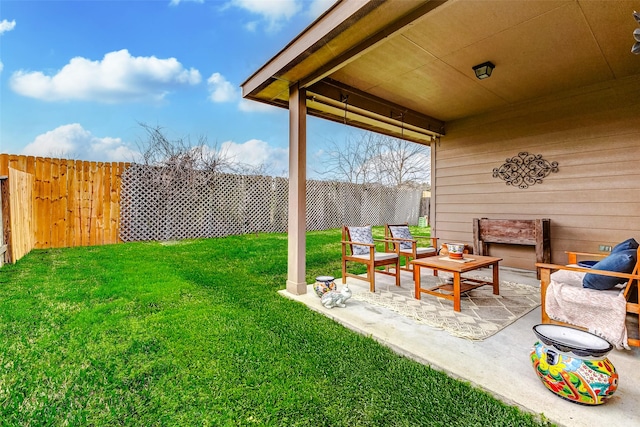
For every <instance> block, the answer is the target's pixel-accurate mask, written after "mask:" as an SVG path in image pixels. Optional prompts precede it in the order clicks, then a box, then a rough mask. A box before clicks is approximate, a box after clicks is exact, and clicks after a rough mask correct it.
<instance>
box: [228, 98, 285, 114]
mask: <svg viewBox="0 0 640 427" xmlns="http://www.w3.org/2000/svg"><path fill="white" fill-rule="evenodd" d="M238 108H239V109H240V111H244V112H245V113H268V112H273V111H277V110H278V107H275V106H273V105H269V104H264V103H262V102H257V101H251V100H250V99H244V98H242V99H241V100H240V102H239V103H238Z"/></svg>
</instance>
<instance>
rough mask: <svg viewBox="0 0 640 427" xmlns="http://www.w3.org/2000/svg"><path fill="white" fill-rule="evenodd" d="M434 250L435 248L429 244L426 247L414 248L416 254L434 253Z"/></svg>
mask: <svg viewBox="0 0 640 427" xmlns="http://www.w3.org/2000/svg"><path fill="white" fill-rule="evenodd" d="M435 251H436V248H434V247H433V246H430V247H428V248H416V254H417V255H421V254H429V253H435Z"/></svg>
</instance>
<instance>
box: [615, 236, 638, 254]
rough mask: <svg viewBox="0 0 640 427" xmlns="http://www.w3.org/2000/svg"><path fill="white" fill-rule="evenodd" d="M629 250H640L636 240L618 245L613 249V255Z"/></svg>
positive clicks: (631, 239) (632, 239)
mask: <svg viewBox="0 0 640 427" xmlns="http://www.w3.org/2000/svg"><path fill="white" fill-rule="evenodd" d="M628 249H638V242H636V239H634V238H630V239H627V240H625V241H624V242H621V243H618V244H617V245H615V246H614V247H613V249H611V253H612V254H613V253H616V252H622V251H626V250H628Z"/></svg>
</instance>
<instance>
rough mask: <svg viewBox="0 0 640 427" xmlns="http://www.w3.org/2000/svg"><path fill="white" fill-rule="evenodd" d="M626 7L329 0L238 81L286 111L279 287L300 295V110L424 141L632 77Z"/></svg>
mask: <svg viewBox="0 0 640 427" xmlns="http://www.w3.org/2000/svg"><path fill="white" fill-rule="evenodd" d="M634 7H636V8H637V7H638V2H637V0H636V1H631V0H619V1H618V0H611V1H607V0H604V1H600V0H512V1H494V0H474V1H470V0H386V1H380V0H341V1H338V2H336V3H335V4H334V5H333V6H332V7H331V8H330V9H329V10H328V11H327V12H325V13H324V14H323V15H322V16H320V17H319V18H318V19H317V20H316V21H315V22H314V23H312V24H311V25H310V26H309V27H308V28H307V29H305V30H304V31H303V32H302V33H301V34H300V35H298V36H297V37H296V38H295V39H294V40H292V41H291V42H290V43H289V44H288V45H287V46H286V47H285V48H284V49H282V50H281V51H280V52H279V53H278V54H276V55H275V56H274V57H273V58H272V59H271V60H269V61H268V62H267V63H266V64H265V65H264V66H262V67H261V68H260V69H259V70H257V71H256V72H255V73H254V74H253V75H252V76H251V77H249V78H248V79H247V80H246V81H245V82H244V83H243V84H242V93H243V97H245V98H248V99H252V100H255V101H259V102H263V103H267V104H271V105H275V106H279V107H283V108H288V109H289V117H290V119H289V120H290V138H289V140H290V142H289V158H290V161H289V248H288V251H289V272H288V280H287V290H288V291H290V292H292V293H294V294H299V293H305V292H306V282H305V257H306V255H305V231H306V229H305V206H306V195H305V182H306V116H307V114H310V115H313V116H317V117H321V118H325V119H328V120H332V121H336V122H340V123H344V124H347V125H350V126H355V127H359V128H363V129H367V130H371V131H374V132H379V133H382V134H386V135H390V136H393V137H397V138H402V139H405V140H409V141H413V142H416V143H421V144H425V145H429V144H431V143H432V142H434V141H435V140H438V139H439V138H440V137H443V136H445V135H446V134H447V123H448V122H454V121H459V120H461V119H465V118H468V117H473V116H479V115H483V114H485V113H487V112H490V111H504V110H505V108H507V109H511V108H513V109H516V108H517V107H518V106H520V105H523V104H525V103H530V102H532V100H535V99H537V98H541V99H544V97H545V96H549V95H552V94H555V93H559V92H562V93H564V94H568V96H571V93H572V91H573V90H576V91H577V90H582V91H584V90H588V89H586V88H592V87H594V85H600V87H602V86H606V85H608V84H613V83H614V82H618V81H625V79H636V78H637V76H638V75H640V58H639V57H638V56H636V55H633V54H632V53H631V47H632V45H633V43H634V38H633V31H634V29H635V28H637V24H636V21H635V20H634V18H633V12H634ZM486 61H491V62H492V63H493V64H495V70H494V71H493V74H492V75H491V77H489V78H486V79H483V80H479V79H477V78H476V76H475V73H474V71H473V68H472V67H473V66H475V65H478V64H481V63H484V62H486ZM445 138H446V137H445ZM470 143H473V142H470ZM432 162H434V158H433V157H432ZM432 169H433V165H432ZM432 204H434V199H432ZM433 210H434V209H433V207H432V211H433Z"/></svg>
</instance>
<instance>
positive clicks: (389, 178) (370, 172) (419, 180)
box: [316, 132, 431, 186]
mask: <svg viewBox="0 0 640 427" xmlns="http://www.w3.org/2000/svg"><path fill="white" fill-rule="evenodd" d="M328 155H329V160H328V161H327V162H326V163H324V164H323V166H324V167H325V169H324V170H323V171H316V172H317V173H320V174H326V175H328V176H329V177H330V178H331V179H336V180H341V181H347V182H350V183H354V184H368V183H381V184H385V185H396V186H401V185H405V184H409V183H414V184H425V183H429V182H430V181H431V160H430V159H431V151H430V148H429V147H427V146H425V145H421V144H417V143H413V142H409V141H405V140H402V139H397V138H392V137H389V136H386V135H382V134H377V133H373V132H360V133H358V134H356V135H350V136H349V137H348V138H347V140H346V141H345V143H344V144H338V143H336V142H333V143H332V145H331V150H330V151H329V152H328Z"/></svg>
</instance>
